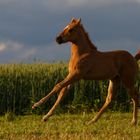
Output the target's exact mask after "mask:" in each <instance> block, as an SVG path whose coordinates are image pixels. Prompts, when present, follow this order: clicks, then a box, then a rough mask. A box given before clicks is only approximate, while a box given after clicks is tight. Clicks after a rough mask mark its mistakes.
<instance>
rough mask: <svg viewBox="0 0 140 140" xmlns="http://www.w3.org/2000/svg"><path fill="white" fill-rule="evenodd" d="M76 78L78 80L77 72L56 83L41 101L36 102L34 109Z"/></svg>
mask: <svg viewBox="0 0 140 140" xmlns="http://www.w3.org/2000/svg"><path fill="white" fill-rule="evenodd" d="M76 80H78V76H77V74H76V73H70V74H69V75H68V76H67V77H66V78H65V79H64V80H63V81H62V82H60V83H58V84H57V85H55V86H54V88H53V90H52V91H51V92H50V93H49V94H48V95H47V96H45V97H43V98H42V99H41V100H40V101H38V102H37V103H35V104H34V105H33V106H32V109H34V108H36V107H38V106H39V105H41V104H42V103H44V102H45V101H46V100H48V99H49V98H50V97H51V96H52V95H54V94H55V93H57V92H59V91H60V90H61V89H62V88H64V87H66V86H68V85H70V84H72V83H73V82H75V81H76Z"/></svg>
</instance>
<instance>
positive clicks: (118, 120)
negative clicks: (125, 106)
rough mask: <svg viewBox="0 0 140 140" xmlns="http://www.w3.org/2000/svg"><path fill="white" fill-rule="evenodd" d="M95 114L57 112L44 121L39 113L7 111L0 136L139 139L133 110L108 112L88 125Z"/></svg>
mask: <svg viewBox="0 0 140 140" xmlns="http://www.w3.org/2000/svg"><path fill="white" fill-rule="evenodd" d="M94 115H95V113H93V114H86V113H81V114H77V115H71V114H61V115H54V116H52V117H51V118H50V119H49V121H48V122H45V123H44V122H41V117H42V116H39V115H31V116H18V117H14V116H11V115H9V114H6V115H5V116H3V117H0V140H140V123H139V124H138V125H137V126H136V127H134V126H131V125H130V121H131V117H132V113H115V112H108V113H105V114H104V115H103V116H102V117H101V119H100V120H99V121H98V122H97V123H95V124H91V125H89V126H86V125H85V124H84V123H85V122H86V121H88V120H89V119H91V118H92V117H93V116H94ZM138 118H139V119H140V116H139V117H138Z"/></svg>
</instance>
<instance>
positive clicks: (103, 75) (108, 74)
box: [84, 67, 118, 80]
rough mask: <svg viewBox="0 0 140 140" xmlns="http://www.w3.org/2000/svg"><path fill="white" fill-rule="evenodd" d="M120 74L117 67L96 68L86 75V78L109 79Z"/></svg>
mask: <svg viewBox="0 0 140 140" xmlns="http://www.w3.org/2000/svg"><path fill="white" fill-rule="evenodd" d="M117 75H118V72H117V69H116V68H115V67H104V68H97V67H96V68H94V69H92V70H91V71H89V72H88V73H87V74H86V75H85V76H84V79H85V80H107V79H112V78H114V77H115V76H117Z"/></svg>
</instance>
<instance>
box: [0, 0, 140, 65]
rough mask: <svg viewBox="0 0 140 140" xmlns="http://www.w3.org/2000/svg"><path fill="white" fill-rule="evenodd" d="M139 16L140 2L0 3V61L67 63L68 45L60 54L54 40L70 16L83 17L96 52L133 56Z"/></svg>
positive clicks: (61, 0) (26, 0)
mask: <svg viewBox="0 0 140 140" xmlns="http://www.w3.org/2000/svg"><path fill="white" fill-rule="evenodd" d="M139 13H140V1H139V0H124V1H123V2H122V0H118V1H112V0H106V1H104V0H94V1H93V0H77V1H75V0H59V1H58V0H40V1H38V0H24V1H19V0H1V1H0V19H1V22H0V60H1V61H0V62H1V63H4V62H11V61H12V59H13V60H14V61H16V60H17V61H20V60H21V61H22V60H23V59H27V60H28V59H29V58H30V59H34V58H35V57H37V58H38V59H43V60H46V61H48V60H49V61H50V60H61V59H66V60H67V59H68V58H69V49H68V48H69V46H70V44H65V45H64V47H68V48H65V49H64V48H63V49H60V51H59V48H58V47H57V44H56V43H54V41H55V36H56V35H57V34H58V33H59V32H60V31H61V30H62V29H63V27H64V26H66V24H68V22H69V21H70V20H71V18H72V17H77V18H79V17H81V18H82V23H83V24H84V26H85V28H86V30H87V32H88V33H89V35H90V38H91V40H93V41H94V43H95V44H96V45H97V46H98V48H99V49H101V50H116V49H125V50H128V51H130V52H131V53H133V54H134V53H136V51H137V49H138V48H140V28H139V25H140V14H139ZM9 42H10V43H9ZM3 44H4V45H5V46H6V47H5V48H3V46H4V45H3ZM14 45H16V46H17V48H18V49H17V50H16V51H15V50H14V49H15V48H14V47H10V46H14ZM18 46H19V47H18ZM21 46H22V47H21Z"/></svg>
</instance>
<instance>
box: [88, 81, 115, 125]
mask: <svg viewBox="0 0 140 140" xmlns="http://www.w3.org/2000/svg"><path fill="white" fill-rule="evenodd" d="M115 90H116V83H115V82H113V81H112V80H110V82H109V87H108V95H107V98H106V101H105V103H104V105H103V106H102V108H101V109H100V111H99V112H98V113H97V114H96V116H95V117H94V118H93V119H92V120H91V121H89V122H88V123H87V124H88V125H89V124H91V123H94V122H96V121H97V120H98V119H99V118H100V117H101V115H102V113H103V112H104V111H105V109H106V108H107V107H108V105H109V104H110V102H111V101H112V98H113V93H114V91H115Z"/></svg>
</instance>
